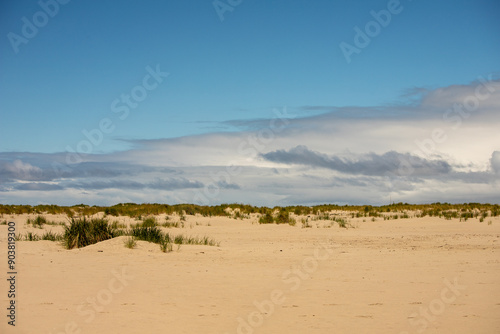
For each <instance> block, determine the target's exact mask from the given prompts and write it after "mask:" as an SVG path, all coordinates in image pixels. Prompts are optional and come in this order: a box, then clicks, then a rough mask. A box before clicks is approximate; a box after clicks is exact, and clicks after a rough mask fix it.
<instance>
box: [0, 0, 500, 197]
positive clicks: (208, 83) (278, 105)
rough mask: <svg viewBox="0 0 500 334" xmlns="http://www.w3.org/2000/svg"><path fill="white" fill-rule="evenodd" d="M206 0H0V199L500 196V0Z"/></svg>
mask: <svg viewBox="0 0 500 334" xmlns="http://www.w3.org/2000/svg"><path fill="white" fill-rule="evenodd" d="M66 2H67V3H66ZM214 3H216V2H213V1H194V0H186V1H143V2H139V1H120V2H119V5H117V4H118V2H116V1H77V0H72V1H62V0H61V3H59V2H56V1H55V0H47V1H44V0H42V1H41V2H40V3H39V2H36V1H2V2H1V4H0V35H1V36H3V37H2V38H1V40H0V50H1V59H2V60H1V65H0V71H1V72H0V92H1V96H2V98H1V99H0V122H1V125H2V128H1V129H2V131H1V132H0V203H30V204H36V203H42V202H43V203H46V202H49V203H55V204H72V203H81V202H84V203H89V204H114V203H116V202H125V201H135V202H165V203H171V202H200V204H215V203H220V202H244V203H250V204H257V205H283V204H285V205H287V204H299V203H300V204H315V203H326V202H331V203H334V202H335V203H347V204H356V203H369V204H383V203H385V202H387V198H397V199H401V200H404V201H409V202H429V201H435V200H440V201H459V202H463V201H489V202H497V203H498V202H499V201H500V197H499V195H498V194H496V193H497V192H498V178H497V176H498V173H496V172H497V171H498V170H497V167H498V166H497V165H496V164H497V160H498V155H497V154H496V152H500V147H499V146H498V145H499V144H498V143H500V141H499V140H498V139H499V138H498V134H496V132H498V131H497V130H496V129H497V128H498V116H497V115H496V113H495V111H496V110H498V107H500V99H499V98H498V96H499V94H500V92H499V90H500V89H496V87H497V85H498V83H499V81H498V77H499V76H498V74H499V69H500V61H499V59H500V57H499V55H500V33H499V31H500V21H499V20H498V16H499V14H500V4H499V3H498V1H493V0H482V1H451V0H447V1H416V0H413V1H410V0H404V1H400V2H398V1H394V0H391V1H356V2H354V1H290V0H288V1H285V0H281V1H278V0H275V1H250V0H243V1H237V0H232V1H228V0H221V1H219V2H218V3H217V4H218V6H219V7H218V8H219V9H216V6H215V5H214ZM231 3H232V4H233V5H230V4H231ZM41 4H42V5H41ZM223 6H226V7H225V8H226V9H227V8H230V10H226V11H223V12H221V10H222V9H221V8H224V7H223ZM44 8H46V9H45V10H44ZM218 10H219V12H218ZM45 12H50V13H48V14H44V13H45ZM372 12H375V13H379V15H382V16H381V17H384V14H383V13H389V14H390V20H387V16H385V19H386V20H387V24H384V25H385V26H383V25H381V24H380V23H375V22H376V21H375V18H374V17H373V14H372ZM49 14H51V15H49ZM221 18H223V20H221ZM44 19H46V21H45V22H44V21H43V20H44ZM37 20H38V21H37ZM40 20H42V21H40ZM26 22H28V24H33V23H34V22H35V23H36V22H38V25H39V27H36V26H35V29H37V33H36V35H35V36H25V34H26V32H27V31H28V33H29V27H28V28H26V27H24V26H25V25H26ZM370 22H372V23H371V27H372V28H373V27H375V29H378V30H373V31H371V32H370V31H368V32H367V31H366V27H367V24H368V26H369V27H370ZM377 25H378V28H377ZM356 27H358V28H359V29H360V30H361V31H363V32H364V33H368V35H371V37H370V36H368V38H369V39H370V40H369V44H368V45H367V46H365V47H358V53H353V54H351V55H350V56H349V57H347V58H350V59H349V61H348V59H347V58H346V56H345V54H344V53H343V51H342V49H341V47H340V46H341V45H342V44H341V43H347V44H349V45H352V46H353V47H357V46H356V41H355V37H356V29H355V28H356ZM20 40H22V41H23V42H19V41H20ZM344 45H345V44H344ZM358 46H359V45H358ZM151 71H153V72H154V71H157V72H161V73H168V76H167V75H166V74H164V75H163V76H160V77H159V81H155V79H154V78H152V77H151ZM148 75H149V76H150V77H147V76H148ZM480 78H483V79H480ZM144 80H146V81H145V82H146V85H149V86H151V87H152V86H154V88H151V89H145V88H144ZM481 80H483V81H485V82H487V83H488V84H487V85H485V84H484V83H481ZM481 87H482V88H481ZM478 91H479V92H482V93H481V94H482V95H480V96H479V97H480V98H479V97H478V96H477V92H478ZM144 92H145V94H146V95H141V94H144ZM133 93H135V94H136V95H135V96H136V97H140V98H139V100H140V101H139V100H134V97H133V96H134V94H133ZM137 94H139V95H137ZM126 95H129V96H130V95H131V96H132V100H131V102H130V103H132V105H134V107H131V105H128V107H126V108H128V112H127V114H126V115H125V114H124V111H123V110H124V109H123V107H125V106H127V104H126V102H123V101H124V100H122V97H123V96H126ZM471 96H472V97H474V96H475V97H476V100H477V99H478V101H479V102H480V103H479V104H478V105H477V106H472V107H471V108H472V111H473V112H472V113H471V112H468V113H465V112H464V113H462V114H460V113H457V112H455V113H454V114H451V113H448V114H446V112H447V110H448V109H449V108H451V107H452V106H453V105H454V103H462V104H463V103H466V101H472V100H470V97H471ZM483 97H484V98H483ZM467 98H469V100H467ZM129 101H130V100H129ZM113 105H114V107H113ZM120 107H122V109H120V110H122V111H119V110H118V108H120ZM285 110H286V113H285ZM284 113H285V115H286V116H279V115H283V114H284ZM445 114H446V115H447V116H446V117H445V116H444V115H445ZM466 115H471V116H466ZM453 116H454V117H455V119H454V120H455V121H453V118H452V117H453ZM120 117H121V118H120ZM273 119H274V120H275V121H274V122H273ZM283 119H285V120H287V121H286V122H282V123H283V130H280V131H278V129H281V127H280V128H277V127H274V126H271V125H270V124H271V123H272V124H275V123H276V122H277V121H276V120H282V121H283ZM458 121H460V124H459V125H458ZM102 122H104V123H102ZM103 124H104V126H103ZM341 125H342V126H341ZM100 126H101V127H100ZM435 129H441V130H443V131H444V132H445V136H446V140H441V141H440V140H436V139H437V138H438V137H439V136H438V137H435V138H433V137H432V133H433V132H432V131H433V130H435ZM104 130H107V131H104ZM84 131H87V132H88V133H93V134H94V137H91V139H89V138H87V137H86V136H85V135H84V133H83V132H84ZM490 131H491V132H490ZM266 134H267V135H268V137H265V138H264V137H263V136H264V135H266ZM259 135H260V137H259ZM249 136H250V137H249ZM251 136H256V137H255V138H257V139H256V140H257V142H255V141H253V142H254V144H251V142H252V141H251V140H249V139H248V138H251ZM92 138H93V140H94V142H92ZM259 138H260V139H259ZM426 140H427V141H426ZM429 140H432V142H430V141H429ZM85 141H86V143H85ZM249 143H250V144H249ZM417 143H427V144H428V145H427V146H425V145H424V146H422V145H423V144H422V145H420V146H419V145H418V144H417ZM251 147H253V150H252V149H250V148H251ZM422 147H424V149H422ZM426 147H427V148H428V149H426ZM79 148H80V149H79ZM73 151H76V152H75V154H76V155H74V156H72V157H73V158H75V157H77V158H75V159H73V160H71V157H70V155H71V153H72V152H73ZM390 152H393V153H390ZM253 153H255V154H253ZM411 157H415V159H413V158H411ZM417 157H418V159H420V160H418V159H417ZM407 160H408V161H409V164H410V165H411V167H412V172H411V173H401V172H400V171H401V170H402V168H401V167H402V166H403V165H404V163H402V161H407ZM380 161H382V162H383V163H382V165H383V166H382V165H380ZM54 162H58V163H59V164H60V165H58V166H59V167H58V168H56V167H54V165H53V163H54ZM233 164H234V165H235V166H239V167H240V168H241V170H239V173H230V172H228V171H227V170H228V168H229V166H231V165H233ZM61 166H63V167H64V168H61ZM391 166H392V167H391ZM352 169H354V170H355V171H356V172H355V173H353V172H352ZM395 170H398V171H399V172H397V173H395ZM224 173H225V174H224ZM391 173H392V174H391ZM214 175H219V177H214ZM395 175H396V176H395ZM396 181H397V182H396ZM315 182H316V183H315ZM472 185H475V186H472ZM458 189H461V191H458ZM436 190H439V191H437V192H436ZM299 194H303V195H299ZM302 202H303V203H302Z"/></svg>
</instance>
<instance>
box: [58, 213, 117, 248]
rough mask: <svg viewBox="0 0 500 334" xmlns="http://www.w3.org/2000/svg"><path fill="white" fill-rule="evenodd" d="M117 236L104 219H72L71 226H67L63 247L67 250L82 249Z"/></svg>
mask: <svg viewBox="0 0 500 334" xmlns="http://www.w3.org/2000/svg"><path fill="white" fill-rule="evenodd" d="M115 236H116V234H115V229H113V227H112V226H111V225H110V224H108V221H107V220H106V219H103V218H94V219H91V220H88V219H86V218H85V217H84V218H82V219H73V218H72V219H71V224H70V225H69V227H68V226H65V230H64V235H63V245H64V246H65V247H66V248H67V249H72V248H75V247H77V248H81V247H85V246H88V245H92V244H95V243H98V242H100V241H104V240H107V239H111V238H114V237H115Z"/></svg>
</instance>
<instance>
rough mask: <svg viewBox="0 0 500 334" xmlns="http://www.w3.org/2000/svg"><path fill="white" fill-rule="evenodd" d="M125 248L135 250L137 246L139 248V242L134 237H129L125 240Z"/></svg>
mask: <svg viewBox="0 0 500 334" xmlns="http://www.w3.org/2000/svg"><path fill="white" fill-rule="evenodd" d="M124 243H125V247H127V248H130V249H134V248H135V246H137V241H136V240H135V239H134V237H129V238H127V240H125V242H124Z"/></svg>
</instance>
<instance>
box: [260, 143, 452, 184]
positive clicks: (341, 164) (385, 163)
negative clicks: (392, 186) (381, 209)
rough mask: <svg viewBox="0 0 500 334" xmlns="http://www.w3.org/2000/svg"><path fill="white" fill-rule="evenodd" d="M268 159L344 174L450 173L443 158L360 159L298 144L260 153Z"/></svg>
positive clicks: (398, 155) (394, 154) (392, 154)
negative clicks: (288, 147) (310, 148)
mask: <svg viewBox="0 0 500 334" xmlns="http://www.w3.org/2000/svg"><path fill="white" fill-rule="evenodd" d="M261 156H262V157H263V158H264V159H265V160H268V161H271V162H277V163H284V164H298V165H305V166H311V167H320V168H327V169H331V170H336V171H338V172H342V173H345V174H354V175H370V176H383V175H386V174H387V173H395V174H400V170H401V169H402V168H406V169H408V168H410V167H411V175H412V176H433V175H438V174H448V173H450V172H451V166H450V164H449V163H448V162H446V161H444V160H426V159H423V158H420V157H417V156H415V155H411V154H409V153H398V152H395V151H390V152H386V153H384V154H382V155H379V154H376V153H367V154H363V155H360V156H359V158H358V159H357V160H353V159H346V158H341V157H338V156H329V155H326V154H322V153H319V152H315V151H312V150H309V149H308V148H307V147H306V146H302V145H299V146H296V147H294V148H292V149H290V150H288V151H287V150H276V151H273V152H268V153H265V154H261Z"/></svg>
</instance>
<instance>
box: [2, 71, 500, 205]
mask: <svg viewBox="0 0 500 334" xmlns="http://www.w3.org/2000/svg"><path fill="white" fill-rule="evenodd" d="M477 92H479V95H477ZM487 93H489V95H488V97H487V98H484V97H485V96H486V95H485V94H487ZM477 96H479V97H481V98H478V97H477ZM474 98H476V99H477V101H478V104H477V105H469V109H471V106H473V107H474V108H472V109H471V110H470V111H469V110H467V109H466V108H465V107H464V106H465V103H472V102H474V101H475V100H474ZM471 101H472V102H471ZM455 105H459V106H460V105H461V106H462V107H463V109H454V106H455ZM499 108H500V82H498V81H494V80H491V81H490V82H489V83H488V85H484V84H482V83H481V81H477V82H473V83H471V84H469V85H453V86H448V87H441V88H438V89H429V88H414V89H411V90H409V91H408V92H407V93H406V95H404V96H402V97H401V100H400V101H397V103H393V104H388V105H380V106H371V107H357V106H349V107H338V106H328V105H326V106H321V105H310V106H302V107H301V106H297V107H295V108H293V107H290V108H288V111H285V109H283V110H279V112H277V111H276V110H269V118H267V119H266V118H260V119H245V120H241V119H240V120H227V121H224V122H219V123H217V122H214V124H216V125H217V124H218V125H219V126H220V128H223V129H230V130H231V131H230V132H228V131H226V132H211V133H205V134H201V135H194V136H184V137H178V138H159V139H156V140H141V139H137V140H128V141H127V142H128V143H129V144H133V145H129V147H132V149H127V150H124V151H116V152H108V153H102V154H86V155H85V154H82V155H80V157H79V158H80V159H79V161H78V163H68V159H69V154H68V153H66V152H59V153H50V154H49V153H47V154H45V153H33V152H0V203H38V202H40V201H44V202H47V201H49V202H54V203H56V204H74V203H81V202H86V203H88V204H115V203H118V202H167V203H186V202H196V200H197V199H198V198H203V197H205V198H206V200H207V201H208V203H209V204H217V203H227V202H243V203H250V204H255V205H270V206H274V205H289V204H317V203H327V202H330V203H337V204H381V203H388V202H389V200H390V199H391V200H395V201H406V202H420V203H421V202H429V201H441V202H444V201H452V200H456V201H459V202H467V201H477V200H478V199H483V200H484V201H488V202H496V201H498V200H499V195H498V194H497V193H498V183H499V182H500V181H499V175H500V151H499V150H498V143H499V142H500V132H499V131H498V121H497V118H498V110H499ZM280 114H281V116H279V115H280ZM280 117H281V118H280ZM436 131H437V132H438V133H439V134H440V135H439V136H435V133H436ZM492 152H493V153H492ZM231 170H235V171H237V172H231ZM41 194H43V196H41ZM45 194H46V195H45Z"/></svg>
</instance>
